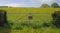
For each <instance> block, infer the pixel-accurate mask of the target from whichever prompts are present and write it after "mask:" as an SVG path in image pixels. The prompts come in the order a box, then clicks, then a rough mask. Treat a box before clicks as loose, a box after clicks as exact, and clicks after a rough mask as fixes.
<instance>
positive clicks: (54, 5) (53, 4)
mask: <svg viewBox="0 0 60 33" xmlns="http://www.w3.org/2000/svg"><path fill="white" fill-rule="evenodd" d="M51 7H53V8H59V5H58V4H57V3H52V4H51Z"/></svg>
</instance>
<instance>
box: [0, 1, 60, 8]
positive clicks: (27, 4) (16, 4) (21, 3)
mask: <svg viewBox="0 0 60 33" xmlns="http://www.w3.org/2000/svg"><path fill="white" fill-rule="evenodd" d="M53 2H57V3H58V4H59V5H60V0H0V6H13V7H39V6H41V4H44V3H47V4H49V5H50V4H51V3H53Z"/></svg>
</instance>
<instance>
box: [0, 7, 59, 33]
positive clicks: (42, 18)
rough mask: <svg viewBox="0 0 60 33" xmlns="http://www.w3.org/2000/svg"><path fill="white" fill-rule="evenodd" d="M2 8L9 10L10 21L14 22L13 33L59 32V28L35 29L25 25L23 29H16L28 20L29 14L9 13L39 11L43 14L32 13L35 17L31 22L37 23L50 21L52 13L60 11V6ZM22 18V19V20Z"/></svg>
mask: <svg viewBox="0 0 60 33" xmlns="http://www.w3.org/2000/svg"><path fill="white" fill-rule="evenodd" d="M0 9H1V10H6V11H7V18H8V21H9V23H14V25H13V26H12V29H11V33H17V32H18V33H59V32H60V31H59V29H57V28H53V29H52V28H51V27H48V28H40V29H33V28H31V27H26V26H25V27H24V28H23V30H14V28H15V27H16V26H20V23H21V22H26V21H29V20H28V18H27V17H28V15H29V14H9V13H22V12H23V13H26V12H32V13H34V12H35V13H38V12H40V13H41V14H31V15H32V16H33V19H32V20H30V22H34V21H36V22H35V23H40V24H41V23H43V22H47V23H48V22H50V21H51V20H52V17H51V14H52V13H53V12H54V11H55V10H58V11H60V8H0ZM21 19H22V20H21ZM37 21H39V22H37Z"/></svg>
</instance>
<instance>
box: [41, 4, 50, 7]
mask: <svg viewBox="0 0 60 33" xmlns="http://www.w3.org/2000/svg"><path fill="white" fill-rule="evenodd" d="M41 8H50V6H49V5H48V4H42V5H41Z"/></svg>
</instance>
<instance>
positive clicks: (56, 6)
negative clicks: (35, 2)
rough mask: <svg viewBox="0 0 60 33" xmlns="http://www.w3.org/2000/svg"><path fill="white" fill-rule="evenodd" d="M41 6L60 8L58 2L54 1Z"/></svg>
mask: <svg viewBox="0 0 60 33" xmlns="http://www.w3.org/2000/svg"><path fill="white" fill-rule="evenodd" d="M40 8H60V6H59V5H58V4H57V3H56V2H54V3H52V4H51V5H48V4H42V5H41V7H40Z"/></svg>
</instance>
